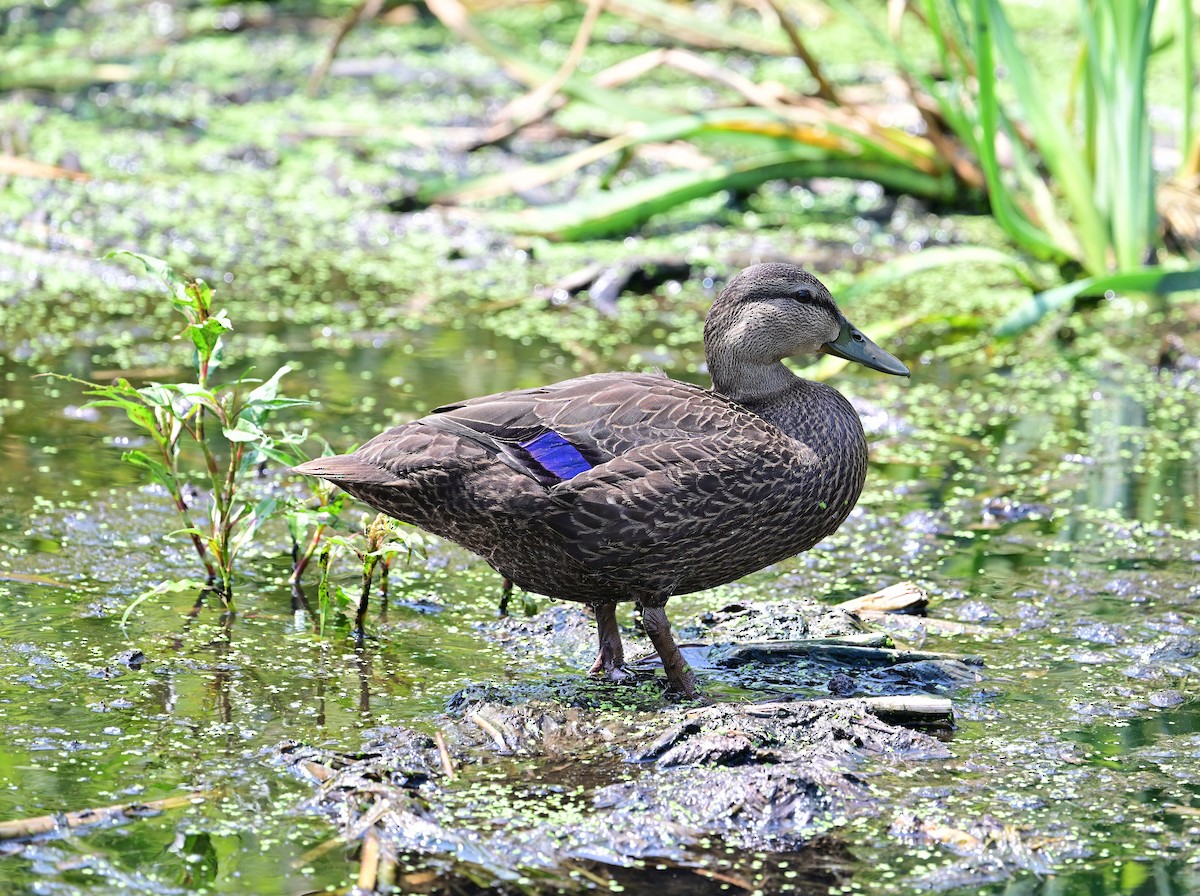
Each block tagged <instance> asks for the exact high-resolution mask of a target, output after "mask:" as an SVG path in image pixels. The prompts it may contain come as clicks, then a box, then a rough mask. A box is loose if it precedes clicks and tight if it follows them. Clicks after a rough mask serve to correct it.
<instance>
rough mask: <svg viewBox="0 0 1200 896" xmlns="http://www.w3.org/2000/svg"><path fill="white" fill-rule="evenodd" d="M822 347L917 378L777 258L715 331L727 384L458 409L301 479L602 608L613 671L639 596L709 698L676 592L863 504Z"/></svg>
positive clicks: (754, 566) (727, 294) (750, 271)
mask: <svg viewBox="0 0 1200 896" xmlns="http://www.w3.org/2000/svg"><path fill="white" fill-rule="evenodd" d="M821 352H824V353H827V354H832V355H837V356H838V357H842V358H847V359H849V360H851V361H857V362H858V363H860V364H863V365H865V366H867V367H870V368H873V369H875V370H879V371H882V372H884V373H891V374H896V375H899V376H907V375H908V368H907V367H905V366H904V365H903V364H902V363H900V361H898V360H897V359H896V358H894V357H893V356H892V355H890V354H888V353H887V352H886V351H884V350H883V349H881V348H880V347H879V346H877V345H875V343H873V342H872V341H871V340H869V339H868V338H867V337H865V336H864V335H863V334H862V333H860V332H859V331H858V329H857V328H856V327H855V326H854V325H853V324H851V323H850V322H849V321H848V320H846V318H845V316H844V315H843V314H842V313H841V311H839V310H838V308H837V306H836V305H835V304H834V302H833V299H832V297H831V296H830V295H829V291H828V290H827V289H826V288H825V287H824V286H823V285H822V284H821V282H820V281H819V280H817V278H816V277H814V276H813V275H812V274H809V273H808V272H806V271H804V270H802V269H801V268H798V267H795V266H794V265H790V264H759V265H755V266H753V267H750V268H747V269H746V270H744V271H742V272H741V273H740V274H738V275H737V276H736V277H734V278H733V279H732V280H730V281H729V284H728V285H727V286H726V287H725V289H724V291H723V292H722V293H721V295H720V296H719V297H718V298H717V300H716V302H715V303H713V306H712V309H711V310H710V311H709V314H708V318H707V320H706V321H705V325H704V353H705V357H706V358H707V360H708V369H709V373H710V374H711V375H712V381H713V388H712V389H702V388H701V387H699V386H694V385H691V384H688V383H681V382H676V381H675V380H672V379H669V378H667V377H665V376H662V375H658V374H647V373H603V374H593V375H591V376H582V377H577V378H575V379H570V380H565V381H564V382H561V383H555V384H554V385H550V386H542V387H540V388H536V389H520V390H517V391H513V392H502V393H500V394H497V395H487V396H484V397H482V398H472V399H469V400H467V401H462V402H459V403H457V404H449V405H445V406H443V407H440V408H437V409H436V410H434V411H433V412H432V413H431V414H430V415H429V416H427V417H422V418H421V419H420V420H415V421H413V422H411V423H405V424H403V425H401V426H396V427H393V428H392V429H389V430H387V431H386V432H384V433H381V434H380V435H378V436H376V437H375V438H373V439H371V440H370V441H369V442H367V443H366V444H365V445H363V446H362V447H361V448H359V449H358V450H357V451H355V452H354V453H353V454H343V455H338V456H335V457H322V458H318V459H317V460H313V461H309V462H308V463H305V464H301V465H300V466H298V467H296V468H295V469H296V471H297V472H299V473H306V474H310V475H313V476H320V477H322V478H324V479H328V480H330V481H331V482H335V483H337V484H338V485H339V486H341V487H342V488H344V489H345V490H346V491H348V492H350V493H351V494H352V495H354V496H356V497H358V498H360V499H361V500H363V501H365V502H366V503H368V504H370V505H371V506H372V507H374V508H376V509H378V510H380V511H382V512H384V513H387V514H390V515H391V516H393V517H396V518H397V519H399V520H403V521H405V522H408V523H412V524H414V525H417V526H420V527H421V528H422V529H426V530H428V531H430V532H433V533H435V534H437V535H440V536H442V537H443V538H448V539H450V540H451V541H455V542H457V543H459V544H461V545H463V546H464V547H466V548H469V549H470V550H472V551H474V552H476V553H478V554H480V555H481V556H482V557H483V558H484V559H485V560H487V562H488V563H489V564H491V565H492V567H494V568H495V569H496V570H497V571H499V572H500V573H501V574H502V575H504V576H505V577H506V578H508V579H510V580H512V581H513V582H515V583H516V584H517V585H519V586H520V587H522V588H524V589H526V590H528V591H532V592H535V593H538V594H544V595H547V596H550V597H555V598H562V599H565V600H575V601H581V602H583V603H587V604H590V605H591V606H592V607H593V608H594V610H595V613H596V626H597V629H598V631H599V640H600V651H599V655H598V656H597V658H596V662H595V665H593V666H592V669H591V671H592V673H593V674H603V675H607V676H609V677H611V678H614V679H617V678H621V677H623V676H624V675H625V674H626V673H625V671H624V650H623V647H622V644H621V635H620V631H619V629H618V627H617V617H616V605H617V603H618V602H619V601H635V602H636V603H637V604H639V605H640V607H641V608H642V619H643V621H644V623H645V627H646V632H647V634H648V635H649V636H650V640H651V642H652V643H653V644H654V648H655V650H657V651H658V655H659V657H661V659H662V662H663V667H664V668H665V670H666V674H667V681H668V683H669V688H670V690H671V691H672V692H673V693H675V694H677V695H679V696H682V697H685V698H691V697H694V696H695V695H696V680H695V676H694V675H693V674H692V671H691V670H690V669H689V668H688V667H687V664H686V663H685V662H684V660H683V657H682V655H681V654H680V652H679V648H678V647H677V646H676V644H675V641H674V639H673V638H672V636H671V627H670V623H669V622H668V621H667V616H666V611H665V606H666V603H667V600H668V598H670V597H672V596H673V595H676V594H688V593H690V592H693V591H700V590H701V589H704V588H712V587H714V586H716V585H721V584H723V583H725V582H731V581H733V580H734V579H737V578H740V577H741V576H744V575H746V574H747V573H751V572H754V571H755V570H758V569H762V568H763V567H764V566H768V565H769V564H772V563H775V562H777V561H779V560H783V559H784V558H786V557H790V556H793V555H794V554H797V553H799V552H800V551H805V550H808V549H809V548H811V547H812V546H813V545H814V544H816V543H817V542H818V541H820V540H821V539H823V538H825V537H826V536H827V535H829V534H830V533H832V532H833V531H834V530H835V529H837V527H838V526H840V525H841V523H842V521H843V520H844V519H845V518H846V515H847V514H848V513H849V512H850V510H851V508H853V507H854V504H855V502H856V501H857V500H858V496H859V492H860V491H861V490H862V487H863V481H864V479H865V476H866V469H867V441H866V437H865V436H864V434H863V429H862V425H861V423H860V422H859V419H858V415H857V414H856V413H855V412H854V408H853V407H851V405H850V403H849V402H848V401H847V400H846V399H845V398H843V397H842V395H841V394H840V393H838V392H837V391H836V390H834V389H832V388H830V387H829V386H826V385H823V384H821V383H815V382H810V381H809V380H805V379H802V378H800V377H798V376H796V375H795V374H794V373H792V372H791V371H790V370H789V369H788V368H787V367H786V366H784V364H783V363H782V360H783V359H784V358H788V357H791V356H794V355H811V354H815V353H821Z"/></svg>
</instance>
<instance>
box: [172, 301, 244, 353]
mask: <svg viewBox="0 0 1200 896" xmlns="http://www.w3.org/2000/svg"><path fill="white" fill-rule="evenodd" d="M232 329H233V324H231V323H230V322H229V319H228V317H226V315H225V312H223V311H222V312H221V313H219V314H216V315H214V316H213V317H210V318H208V319H207V320H205V321H204V323H202V324H194V323H192V324H188V325H187V327H185V328H184V331H183V333H181V334H180V335H181V336H182V335H184V334H186V335H187V336H189V337H190V338H191V340H192V344H193V345H194V346H196V351H197V352H198V353H199V355H200V357H201V358H203V359H204V360H206V361H209V360H211V359H212V356H213V353H214V352H215V351H216V349H217V346H218V345H219V344H220V342H221V336H222V334H224V333H227V332H229V331H230V330H232ZM176 338H179V337H176Z"/></svg>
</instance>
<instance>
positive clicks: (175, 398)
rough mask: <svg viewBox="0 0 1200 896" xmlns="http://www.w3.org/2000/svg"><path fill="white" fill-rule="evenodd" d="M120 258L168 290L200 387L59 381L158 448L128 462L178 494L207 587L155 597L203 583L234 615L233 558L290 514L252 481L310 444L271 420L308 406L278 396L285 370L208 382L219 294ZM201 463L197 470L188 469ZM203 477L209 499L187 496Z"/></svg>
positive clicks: (220, 333) (216, 358) (161, 268)
mask: <svg viewBox="0 0 1200 896" xmlns="http://www.w3.org/2000/svg"><path fill="white" fill-rule="evenodd" d="M115 256H127V257H129V258H132V259H135V260H137V261H139V262H141V264H142V265H144V266H145V268H146V270H147V271H149V272H150V273H151V274H153V275H155V276H156V277H158V278H159V279H160V280H162V282H163V283H164V284H165V285H166V287H167V290H168V293H169V296H170V301H171V304H172V306H173V307H174V309H175V310H176V311H178V312H179V313H180V314H181V315H182V316H183V318H184V319H185V320H186V322H187V324H186V326H185V327H184V329H183V331H182V332H181V333H179V335H178V336H177V337H176V338H186V339H188V340H190V341H191V343H192V345H193V347H194V349H195V352H194V354H193V360H194V367H195V379H194V380H193V381H192V382H186V383H155V382H152V383H149V384H148V385H145V386H142V387H135V386H134V385H133V384H132V383H130V382H129V381H128V380H127V379H124V378H119V379H117V380H116V381H115V382H113V383H111V384H108V385H103V384H100V383H92V382H88V381H87V380H81V379H77V378H75V377H59V378H61V379H67V380H70V381H72V382H76V383H81V384H83V385H84V386H85V387H86V388H85V394H87V395H89V396H93V397H92V399H91V400H90V401H89V402H87V404H86V405H85V407H89V408H119V409H120V410H123V411H124V412H125V414H126V416H128V418H129V420H130V422H132V423H133V424H134V425H135V426H137V427H138V429H140V430H141V431H142V432H143V433H145V434H146V435H147V436H148V437H149V439H150V441H151V443H152V444H153V447H152V449H151V450H150V451H143V450H141V449H140V448H133V449H130V450H128V451H125V452H124V453H123V454H122V455H121V459H122V460H123V461H125V462H126V463H128V464H131V465H132V466H135V467H137V468H138V469H140V470H141V471H142V473H143V474H144V476H145V478H146V480H147V481H148V482H151V483H154V484H156V485H159V486H161V487H162V488H164V489H165V490H166V492H167V494H169V495H170V496H171V500H172V502H173V503H174V505H175V509H176V510H177V511H178V514H179V519H180V521H181V522H182V524H183V526H182V528H181V529H179V530H177V532H176V533H175V534H180V535H186V536H187V537H188V538H189V539H190V541H191V543H192V545H193V547H194V548H195V551H196V555H197V557H198V558H199V560H200V563H201V564H202V565H203V567H204V570H205V572H206V575H207V577H206V579H205V581H204V582H203V583H196V582H192V581H191V580H182V581H180V582H171V583H164V584H162V585H159V586H158V587H157V588H155V589H153V591H152V592H150V593H161V592H162V591H164V590H171V591H179V590H184V589H186V588H189V587H192V586H194V585H197V584H200V585H202V587H203V588H205V589H207V590H210V591H214V592H216V593H217V594H218V595H220V597H221V600H222V601H223V603H224V604H225V606H227V607H229V606H232V604H233V569H234V560H235V558H236V557H237V555H238V553H239V552H240V551H241V550H242V549H243V548H245V547H246V545H247V544H249V543H250V541H251V540H252V539H253V538H254V536H255V533H257V532H258V530H259V529H260V528H261V527H262V525H263V523H265V522H266V521H267V520H268V519H270V518H271V517H272V516H275V515H277V514H278V513H279V512H281V510H282V508H281V507H280V505H279V503H278V501H277V499H276V498H275V497H274V496H267V497H263V498H259V499H257V500H251V499H250V498H249V497H247V489H246V488H245V482H246V478H247V474H248V473H250V472H251V471H253V470H254V469H256V468H257V467H258V466H259V465H260V464H262V463H264V462H265V461H268V460H274V461H278V462H280V463H283V464H287V465H289V466H290V465H292V464H294V463H297V462H299V461H300V460H301V459H303V455H301V454H300V453H298V446H299V445H300V443H301V442H303V441H304V439H305V438H307V436H306V435H305V434H302V433H296V432H285V431H282V430H278V429H276V430H274V431H271V432H269V431H268V430H267V429H266V428H265V427H266V424H267V420H268V418H269V417H270V415H271V414H272V413H274V412H275V411H279V410H283V409H286V408H293V407H297V406H301V405H307V404H309V403H310V402H309V401H307V400H306V399H301V398H289V397H287V396H284V395H281V394H280V392H279V381H280V379H281V378H282V377H283V376H284V375H285V374H286V373H287V372H288V371H289V370H290V369H291V368H290V367H289V366H287V365H284V366H283V367H280V368H279V369H278V370H277V371H275V373H274V374H272V376H271V377H270V378H268V379H266V380H258V379H251V378H250V377H248V376H246V375H243V376H241V377H239V378H238V379H236V380H234V381H233V382H228V383H222V384H219V385H214V384H213V383H212V382H211V380H210V378H211V376H212V374H213V373H214V371H216V369H217V368H218V367H219V366H220V358H221V342H222V339H223V337H224V335H225V334H226V333H227V332H229V331H230V330H231V329H232V328H233V324H232V323H231V322H230V320H229V316H228V314H227V313H226V312H225V311H224V310H223V309H217V308H214V306H213V289H212V287H211V286H209V285H208V284H207V283H205V282H204V281H203V280H201V279H198V278H196V279H189V278H184V277H181V276H179V275H178V274H176V273H175V271H174V270H172V269H171V268H170V267H168V266H167V264H166V263H165V262H163V261H162V260H160V259H157V258H152V257H150V256H147V255H139V254H137V253H134V252H125V251H120V252H112V253H109V256H108V257H110V258H111V257H115ZM55 376H58V375H55ZM185 448H191V449H194V451H192V452H185ZM196 455H198V459H199V464H198V466H199V470H196V469H193V468H190V467H189V466H188V462H189V460H192V459H193V458H194V457H195V456H196ZM196 478H199V479H200V480H202V481H204V482H206V484H207V486H208V488H207V489H206V495H205V498H206V500H204V501H200V502H197V501H195V500H194V499H193V498H192V496H191V492H190V491H189V488H188V486H189V483H190V482H191V481H192V480H193V479H196ZM146 596H148V595H143V599H144V598H145V597H146Z"/></svg>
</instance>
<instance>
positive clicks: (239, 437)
mask: <svg viewBox="0 0 1200 896" xmlns="http://www.w3.org/2000/svg"><path fill="white" fill-rule="evenodd" d="M221 432H222V433H224V434H225V438H227V439H228V440H229V441H231V442H257V441H260V440H261V439H263V438H265V437H266V433H264V432H263V431H262V430H261V429H260V428H259V427H258V426H257V425H256V424H255V423H253V422H252V421H250V420H247V419H246V418H244V417H242V418H239V419H238V421H237V425H236V426H227V427H225V428H224V429H222V430H221Z"/></svg>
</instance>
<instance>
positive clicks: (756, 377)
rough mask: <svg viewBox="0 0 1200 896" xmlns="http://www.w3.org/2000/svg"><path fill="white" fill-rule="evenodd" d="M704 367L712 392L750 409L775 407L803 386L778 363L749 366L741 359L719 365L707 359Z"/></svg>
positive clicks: (798, 379) (717, 360)
mask: <svg viewBox="0 0 1200 896" xmlns="http://www.w3.org/2000/svg"><path fill="white" fill-rule="evenodd" d="M714 362H715V363H714ZM708 365H709V369H708V372H709V374H710V375H711V376H712V381H713V390H714V391H716V392H719V393H721V394H722V395H724V396H725V397H726V398H732V399H733V400H734V401H736V402H737V403H738V404H740V405H742V406H744V407H747V408H750V409H751V410H755V409H757V408H760V407H764V406H769V405H772V404H775V403H776V402H778V401H779V400H780V398H782V397H783V396H785V395H787V394H788V393H790V392H793V391H795V390H797V389H798V388H803V384H804V380H802V379H800V377H798V376H796V374H794V373H792V372H791V371H790V370H788V369H787V367H785V366H784V364H783V362H782V361H775V362H773V363H770V364H753V363H748V362H746V361H744V360H743V361H739V362H738V363H736V364H722V363H720V360H719V359H717V358H711V357H710V358H709V359H708Z"/></svg>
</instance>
